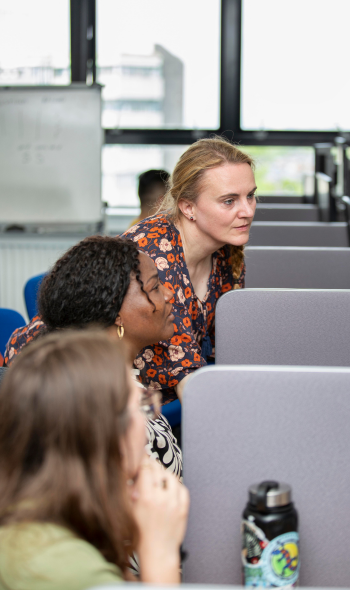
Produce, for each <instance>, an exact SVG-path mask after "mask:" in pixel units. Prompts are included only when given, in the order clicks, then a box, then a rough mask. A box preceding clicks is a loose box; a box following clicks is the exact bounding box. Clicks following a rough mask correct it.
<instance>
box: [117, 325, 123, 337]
mask: <svg viewBox="0 0 350 590" xmlns="http://www.w3.org/2000/svg"><path fill="white" fill-rule="evenodd" d="M117 334H118V336H119V338H120V340H121V339H122V338H123V336H124V326H117Z"/></svg>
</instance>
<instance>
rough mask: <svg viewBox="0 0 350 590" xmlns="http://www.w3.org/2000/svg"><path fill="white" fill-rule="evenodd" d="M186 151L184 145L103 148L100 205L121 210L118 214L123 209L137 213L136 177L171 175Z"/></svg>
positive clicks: (110, 146)
mask: <svg viewBox="0 0 350 590" xmlns="http://www.w3.org/2000/svg"><path fill="white" fill-rule="evenodd" d="M186 148H187V146H184V145H180V146H178V145H176V146H171V145H139V144H137V145H105V146H104V147H103V150H102V198H103V201H105V202H106V203H107V205H108V207H117V208H120V209H121V210H120V212H119V213H120V214H122V213H123V211H122V209H123V208H128V209H130V208H134V209H135V210H137V209H138V207H139V199H138V196H137V188H138V176H139V174H141V173H142V172H146V170H150V169H161V170H166V171H167V172H169V173H171V172H172V171H173V169H174V166H175V164H176V162H177V161H178V159H179V157H180V156H181V154H182V153H183V152H184V151H185V149H186ZM127 213H128V212H127ZM136 213H137V211H136ZM135 216H136V215H135Z"/></svg>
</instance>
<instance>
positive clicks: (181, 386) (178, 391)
mask: <svg viewBox="0 0 350 590" xmlns="http://www.w3.org/2000/svg"><path fill="white" fill-rule="evenodd" d="M191 375H192V373H189V375H186V377H184V378H183V379H181V381H180V383H178V384H177V385H175V391H176V395H177V397H178V398H179V400H180V402H181V404H182V394H183V390H184V388H185V385H186V383H187V381H188V380H189V378H190V377H191Z"/></svg>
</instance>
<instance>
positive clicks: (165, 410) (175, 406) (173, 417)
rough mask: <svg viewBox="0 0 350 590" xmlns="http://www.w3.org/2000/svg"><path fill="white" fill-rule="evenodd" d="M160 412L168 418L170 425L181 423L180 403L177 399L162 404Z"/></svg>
mask: <svg viewBox="0 0 350 590" xmlns="http://www.w3.org/2000/svg"><path fill="white" fill-rule="evenodd" d="M162 414H163V416H165V417H166V419H167V420H168V422H169V424H170V426H178V425H179V424H181V404H180V401H179V400H178V399H176V400H175V401H173V402H170V404H166V405H165V406H162Z"/></svg>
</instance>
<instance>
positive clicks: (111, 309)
mask: <svg viewBox="0 0 350 590" xmlns="http://www.w3.org/2000/svg"><path fill="white" fill-rule="evenodd" d="M139 266H140V261H139V251H138V249H137V246H136V244H135V243H134V242H133V241H131V240H125V239H121V238H111V237H107V236H91V237H89V238H85V239H84V240H82V241H81V242H79V243H78V244H76V245H75V246H73V247H72V248H70V249H69V250H68V251H67V252H66V253H65V254H64V255H63V256H62V257H61V258H60V259H59V260H58V261H57V262H56V264H55V265H54V267H53V268H52V270H51V272H50V273H49V274H47V275H46V277H45V278H44V280H43V282H42V284H41V288H40V292H39V313H40V315H41V317H42V319H43V321H44V322H45V324H46V326H47V329H48V330H49V331H52V330H56V329H62V328H69V327H72V326H74V327H76V328H84V327H86V326H88V325H89V324H99V325H101V326H103V327H108V326H112V325H113V324H114V323H115V319H116V317H117V315H118V313H119V311H120V308H121V306H122V303H123V300H124V297H125V295H126V293H127V290H128V287H129V284H130V275H131V274H132V273H133V274H134V275H135V277H136V280H137V281H138V282H139V283H140V287H141V290H142V291H143V292H144V293H145V296H146V297H147V298H148V300H149V301H150V299H149V297H148V294H147V293H146V292H145V291H144V289H143V283H142V280H141V278H140V269H139ZM150 303H152V302H151V301H150ZM152 305H153V303H152Z"/></svg>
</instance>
